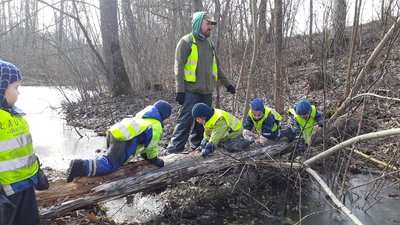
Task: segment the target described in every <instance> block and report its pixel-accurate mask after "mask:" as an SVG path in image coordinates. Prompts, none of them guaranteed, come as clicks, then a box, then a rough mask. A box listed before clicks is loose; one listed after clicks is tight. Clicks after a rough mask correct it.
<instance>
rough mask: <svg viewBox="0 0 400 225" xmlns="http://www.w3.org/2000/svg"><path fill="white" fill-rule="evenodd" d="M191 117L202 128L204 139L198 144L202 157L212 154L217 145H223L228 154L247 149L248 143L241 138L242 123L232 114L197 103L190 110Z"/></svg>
mask: <svg viewBox="0 0 400 225" xmlns="http://www.w3.org/2000/svg"><path fill="white" fill-rule="evenodd" d="M192 115H193V117H194V119H195V120H196V122H198V123H200V124H202V125H203V126H204V138H203V140H202V141H201V144H200V147H201V155H202V156H203V157H206V156H207V155H209V154H211V153H213V152H214V150H215V149H216V146H217V145H218V144H223V146H224V147H225V148H226V149H227V150H228V151H230V152H235V151H240V150H248V149H249V142H248V141H246V140H245V139H244V138H243V137H242V131H243V126H242V123H241V122H240V120H239V119H237V118H236V117H234V116H233V115H232V114H230V113H228V112H226V111H224V110H221V109H215V108H213V107H209V106H208V105H206V104H204V103H197V104H195V105H194V106H193V108H192Z"/></svg>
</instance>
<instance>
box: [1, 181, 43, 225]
mask: <svg viewBox="0 0 400 225" xmlns="http://www.w3.org/2000/svg"><path fill="white" fill-rule="evenodd" d="M7 198H8V200H9V201H10V202H11V203H12V204H13V205H14V206H15V207H13V208H12V207H10V206H5V205H0V217H2V218H0V221H1V225H27V224H29V225H37V224H40V218H39V210H38V207H37V202H36V195H35V188H34V187H32V188H29V189H28V190H25V191H23V192H19V193H16V194H13V195H11V196H8V197H7ZM4 217H5V218H4Z"/></svg>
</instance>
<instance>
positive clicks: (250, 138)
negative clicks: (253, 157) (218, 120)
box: [242, 129, 254, 143]
mask: <svg viewBox="0 0 400 225" xmlns="http://www.w3.org/2000/svg"><path fill="white" fill-rule="evenodd" d="M242 134H243V138H244V139H246V140H247V141H249V142H250V143H252V142H253V141H254V139H253V136H252V135H253V132H251V131H249V130H246V129H244V130H243V132H242Z"/></svg>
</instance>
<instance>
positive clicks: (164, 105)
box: [154, 100, 172, 120]
mask: <svg viewBox="0 0 400 225" xmlns="http://www.w3.org/2000/svg"><path fill="white" fill-rule="evenodd" d="M154 107H156V108H157V110H158V112H159V113H160V115H161V119H162V120H165V119H167V118H168V117H169V116H170V115H171V111H172V107H171V105H170V104H169V103H168V102H166V101H164V100H158V101H157V102H156V103H154Z"/></svg>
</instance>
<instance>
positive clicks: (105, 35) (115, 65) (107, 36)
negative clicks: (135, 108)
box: [100, 0, 133, 96]
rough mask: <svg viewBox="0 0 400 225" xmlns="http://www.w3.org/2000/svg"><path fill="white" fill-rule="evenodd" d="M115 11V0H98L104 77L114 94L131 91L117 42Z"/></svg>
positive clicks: (116, 9)
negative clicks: (104, 68) (105, 68)
mask: <svg viewBox="0 0 400 225" xmlns="http://www.w3.org/2000/svg"><path fill="white" fill-rule="evenodd" d="M117 12H118V1H117V0H101V1H100V21H101V26H100V28H101V37H102V39H103V55H104V61H105V64H106V67H107V72H106V78H107V81H108V84H109V87H110V90H111V93H112V94H113V95H115V96H117V95H121V94H129V93H132V92H133V89H132V86H131V85H130V82H129V78H128V74H127V72H126V70H125V65H124V60H123V58H122V53H121V47H120V44H119V36H118V18H117Z"/></svg>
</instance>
